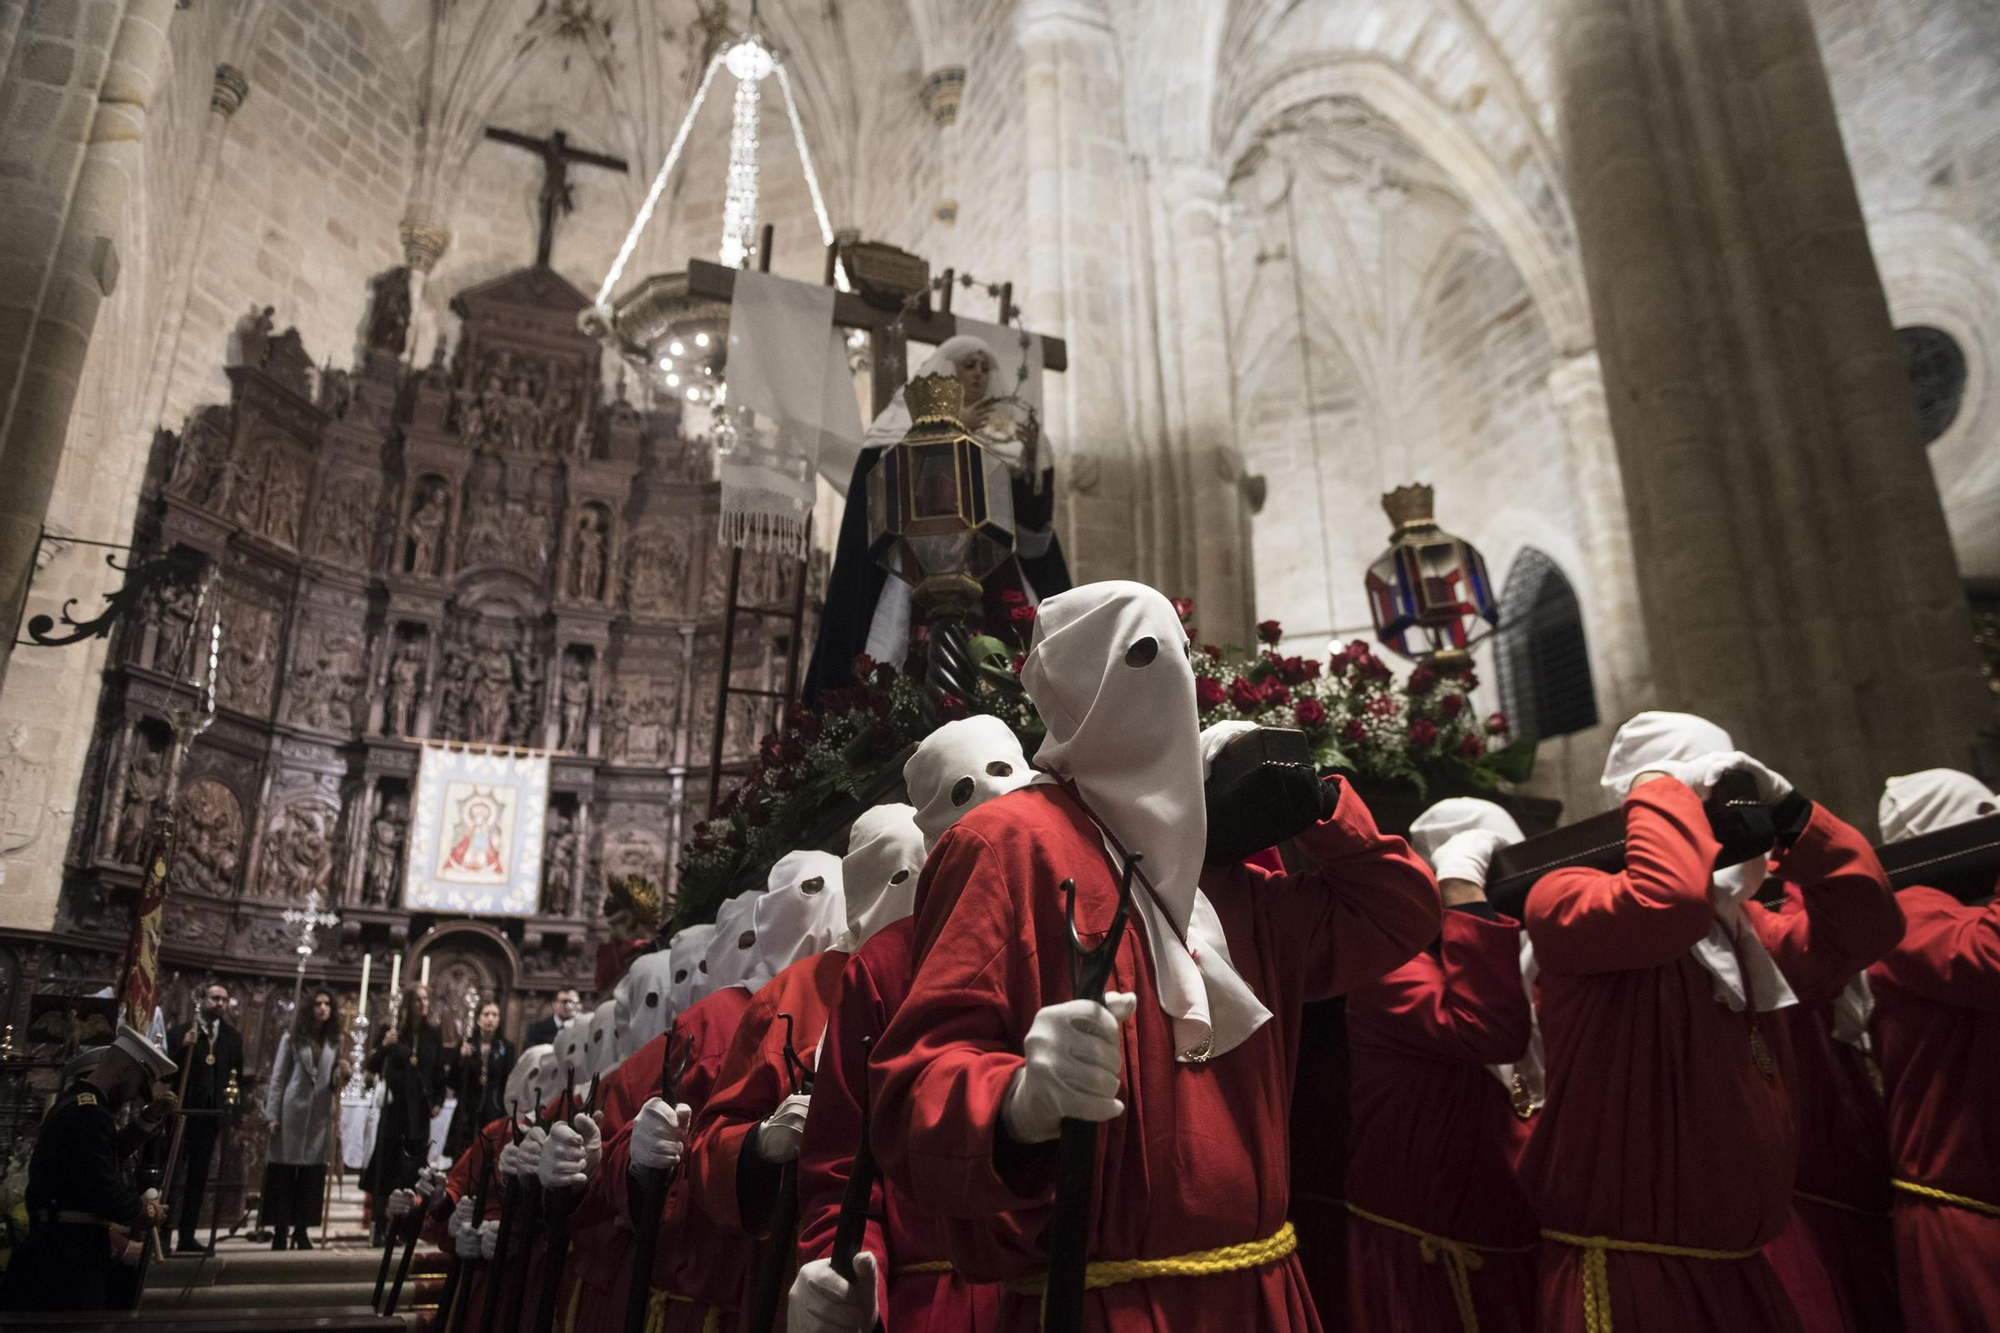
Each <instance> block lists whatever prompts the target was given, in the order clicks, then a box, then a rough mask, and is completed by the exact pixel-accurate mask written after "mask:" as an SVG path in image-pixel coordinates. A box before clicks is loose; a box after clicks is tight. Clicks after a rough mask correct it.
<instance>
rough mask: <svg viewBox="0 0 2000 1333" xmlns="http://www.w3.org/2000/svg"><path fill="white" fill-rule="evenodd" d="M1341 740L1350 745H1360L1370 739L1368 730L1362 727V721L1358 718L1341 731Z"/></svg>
mask: <svg viewBox="0 0 2000 1333" xmlns="http://www.w3.org/2000/svg"><path fill="white" fill-rule="evenodd" d="M1340 739H1342V740H1344V741H1346V742H1347V743H1348V744H1349V745H1359V744H1361V742H1363V741H1365V740H1367V739H1368V728H1366V727H1364V726H1362V725H1361V719H1360V718H1358V717H1357V718H1355V719H1354V720H1353V721H1352V722H1349V723H1348V724H1347V725H1346V726H1344V727H1342V728H1341V729H1340Z"/></svg>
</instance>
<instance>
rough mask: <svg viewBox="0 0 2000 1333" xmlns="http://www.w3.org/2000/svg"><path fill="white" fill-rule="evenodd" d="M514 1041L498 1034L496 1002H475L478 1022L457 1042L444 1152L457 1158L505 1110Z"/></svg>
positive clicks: (497, 1007)
mask: <svg viewBox="0 0 2000 1333" xmlns="http://www.w3.org/2000/svg"><path fill="white" fill-rule="evenodd" d="M514 1056H515V1051H514V1043H513V1042H511V1041H508V1040H507V1039H506V1038H505V1037H503V1036H501V1035H500V1006H499V1005H498V1004H497V1003H495V1002H494V1001H492V1000H488V1001H487V1002H486V1003H485V1004H482V1005H481V1006H479V1023H478V1026H477V1027H476V1029H475V1030H474V1031H473V1032H471V1033H469V1034H468V1035H467V1036H466V1038H465V1040H464V1041H462V1042H460V1043H459V1044H458V1062H457V1065H456V1067H455V1068H454V1070H453V1072H452V1087H453V1090H454V1091H455V1092H457V1094H458V1109H457V1110H456V1111H454V1112H452V1116H451V1132H450V1133H448V1134H446V1135H445V1140H444V1155H445V1156H446V1157H449V1158H452V1159H453V1160H454V1161H455V1160H457V1158H458V1155H459V1154H460V1153H461V1152H463V1151H464V1150H465V1148H466V1146H467V1145H468V1144H470V1143H471V1142H472V1139H473V1136H474V1135H476V1134H477V1133H479V1130H480V1128H481V1127H482V1126H484V1125H487V1124H490V1123H491V1122H492V1121H495V1120H498V1119H499V1118H500V1117H501V1116H503V1115H505V1114H507V1105H506V1094H507V1079H508V1076H509V1075H511V1074H512V1073H513V1072H514Z"/></svg>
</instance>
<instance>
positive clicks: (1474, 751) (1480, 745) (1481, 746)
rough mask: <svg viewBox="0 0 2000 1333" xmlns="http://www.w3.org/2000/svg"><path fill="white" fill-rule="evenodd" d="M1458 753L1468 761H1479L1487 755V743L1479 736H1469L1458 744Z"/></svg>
mask: <svg viewBox="0 0 2000 1333" xmlns="http://www.w3.org/2000/svg"><path fill="white" fill-rule="evenodd" d="M1458 752H1459V753H1460V754H1461V755H1463V756H1465V757H1466V758H1467V759H1477V758H1479V756H1480V755H1482V754H1485V753H1486V742H1485V741H1482V740H1480V739H1479V737H1477V736H1472V735H1468V736H1466V738H1465V739H1464V740H1462V741H1460V742H1459V743H1458Z"/></svg>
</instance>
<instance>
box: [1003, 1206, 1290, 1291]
mask: <svg viewBox="0 0 2000 1333" xmlns="http://www.w3.org/2000/svg"><path fill="white" fill-rule="evenodd" d="M1298 1248H1299V1238H1298V1235H1297V1233H1295V1232H1294V1231H1293V1230H1292V1224H1291V1223H1290V1222H1287V1223H1285V1225H1283V1226H1281V1227H1279V1228H1278V1229H1277V1231H1276V1232H1274V1233H1273V1234H1271V1235H1269V1236H1266V1237H1264V1239H1262V1240H1248V1241H1244V1242H1243V1243H1242V1244H1240V1245H1224V1246H1221V1247H1219V1248H1217V1249H1213V1250H1197V1251H1195V1252H1194V1253H1193V1254H1177V1255H1174V1256H1173V1257H1171V1258H1167V1259H1097V1260H1093V1261H1092V1262H1090V1263H1089V1264H1086V1265H1085V1266H1084V1270H1083V1285H1084V1286H1085V1288H1087V1289H1094V1288H1097V1287H1116V1286H1119V1285H1121V1284H1123V1283H1126V1282H1140V1281H1143V1280H1145V1279H1147V1278H1155V1277H1213V1276H1215V1275H1216V1274H1218V1273H1236V1272H1241V1271H1242V1270H1243V1269H1246V1268H1262V1267H1263V1266H1264V1265H1265V1264H1273V1263H1276V1262H1277V1261H1278V1260H1280V1259H1282V1258H1284V1257H1285V1256H1286V1255H1288V1254H1290V1253H1291V1252H1292V1251H1294V1250H1296V1249H1298ZM1045 1285H1047V1283H1046V1280H1045V1279H1043V1278H1039V1277H1031V1278H1023V1279H1021V1280H1020V1281H1018V1282H1009V1283H1008V1284H1007V1290H1009V1291H1011V1292H1014V1293H1016V1294H1017V1295H1022V1296H1039V1295H1041V1293H1042V1288H1043V1287H1044V1286H1045Z"/></svg>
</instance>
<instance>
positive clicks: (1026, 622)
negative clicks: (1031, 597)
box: [1007, 603, 1035, 634]
mask: <svg viewBox="0 0 2000 1333" xmlns="http://www.w3.org/2000/svg"><path fill="white" fill-rule="evenodd" d="M1007 618H1008V619H1009V620H1011V621H1013V622H1014V628H1015V629H1017V630H1020V631H1021V632H1022V633H1024V634H1025V633H1026V632H1027V631H1029V630H1031V629H1033V628H1034V627H1035V608H1034V607H1032V606H1029V605H1027V604H1026V603H1023V604H1022V605H1020V606H1017V607H1015V608H1014V609H1013V610H1012V611H1009V612H1008V613H1007Z"/></svg>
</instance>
